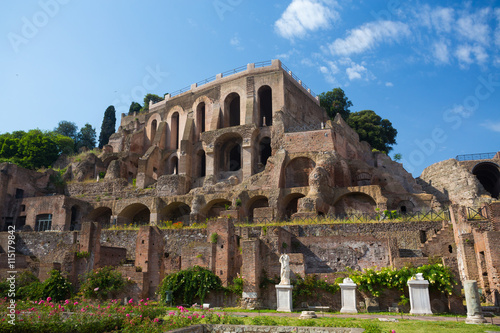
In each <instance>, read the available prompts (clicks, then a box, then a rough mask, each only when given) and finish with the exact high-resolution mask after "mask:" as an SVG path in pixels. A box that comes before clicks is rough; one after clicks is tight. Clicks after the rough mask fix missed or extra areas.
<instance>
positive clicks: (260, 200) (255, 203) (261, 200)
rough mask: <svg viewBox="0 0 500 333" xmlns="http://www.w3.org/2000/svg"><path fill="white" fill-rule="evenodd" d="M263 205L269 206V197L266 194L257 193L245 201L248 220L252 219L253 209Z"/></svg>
mask: <svg viewBox="0 0 500 333" xmlns="http://www.w3.org/2000/svg"><path fill="white" fill-rule="evenodd" d="M265 207H269V199H268V198H267V197H266V196H263V195H257V196H255V197H253V198H251V199H250V200H249V201H248V203H247V212H248V213H247V215H248V220H249V221H254V210H255V209H256V208H265ZM256 222H260V221H256Z"/></svg>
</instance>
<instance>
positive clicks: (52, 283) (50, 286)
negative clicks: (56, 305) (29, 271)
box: [35, 269, 73, 302]
mask: <svg viewBox="0 0 500 333" xmlns="http://www.w3.org/2000/svg"><path fill="white" fill-rule="evenodd" d="M35 283H36V282H35ZM42 288H43V291H42V292H43V297H51V298H52V299H53V300H54V301H55V302H59V301H62V300H64V299H67V298H70V297H71V294H72V293H73V286H72V285H71V283H70V282H69V280H68V279H67V278H66V277H64V276H63V275H62V274H61V272H59V271H58V270H55V269H53V270H51V271H50V277H49V278H48V279H47V280H45V281H44V282H43V283H42Z"/></svg>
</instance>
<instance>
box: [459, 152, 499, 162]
mask: <svg viewBox="0 0 500 333" xmlns="http://www.w3.org/2000/svg"><path fill="white" fill-rule="evenodd" d="M496 154H497V153H479V154H465V155H457V157H455V159H456V160H457V161H474V160H490V159H492V158H493V157H495V155H496Z"/></svg>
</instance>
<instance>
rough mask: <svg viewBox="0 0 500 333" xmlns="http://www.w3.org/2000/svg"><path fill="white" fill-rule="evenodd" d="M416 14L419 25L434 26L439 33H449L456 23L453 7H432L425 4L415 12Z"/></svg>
mask: <svg viewBox="0 0 500 333" xmlns="http://www.w3.org/2000/svg"><path fill="white" fill-rule="evenodd" d="M415 16H416V18H417V20H418V24H419V25H423V26H425V27H427V28H429V29H432V28H433V29H435V30H436V32H438V33H448V32H450V31H451V29H452V27H453V25H454V16H455V11H454V10H453V8H443V7H437V8H431V7H430V6H429V5H424V6H422V7H421V8H420V9H419V10H418V11H417V12H415Z"/></svg>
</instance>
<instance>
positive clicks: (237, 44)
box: [229, 35, 244, 51]
mask: <svg viewBox="0 0 500 333" xmlns="http://www.w3.org/2000/svg"><path fill="white" fill-rule="evenodd" d="M229 44H231V46H234V47H235V48H236V49H237V50H238V51H242V50H243V49H244V48H243V46H241V42H240V39H239V37H238V35H234V36H233V37H232V38H231V39H230V40H229Z"/></svg>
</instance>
